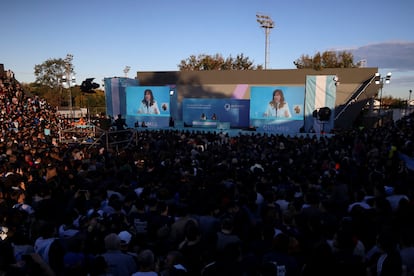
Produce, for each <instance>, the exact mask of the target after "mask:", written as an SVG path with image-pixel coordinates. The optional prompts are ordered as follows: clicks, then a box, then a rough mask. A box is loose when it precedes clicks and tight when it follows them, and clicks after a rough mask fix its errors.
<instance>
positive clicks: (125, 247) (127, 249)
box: [118, 231, 138, 265]
mask: <svg viewBox="0 0 414 276" xmlns="http://www.w3.org/2000/svg"><path fill="white" fill-rule="evenodd" d="M118 237H119V239H120V240H121V247H120V249H121V251H122V253H124V254H127V255H130V256H132V257H133V258H134V260H135V262H136V264H137V265H138V254H137V253H135V252H134V251H135V250H134V249H132V248H131V247H132V246H131V245H132V243H131V240H132V234H131V233H130V232H128V231H121V232H119V233H118ZM131 249H132V250H131Z"/></svg>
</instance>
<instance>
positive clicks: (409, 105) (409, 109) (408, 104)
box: [405, 89, 413, 115]
mask: <svg viewBox="0 0 414 276" xmlns="http://www.w3.org/2000/svg"><path fill="white" fill-rule="evenodd" d="M411 93H413V90H411V89H410V91H408V102H407V109H408V113H407V114H410V113H411V104H410V103H411ZM407 114H405V115H407Z"/></svg>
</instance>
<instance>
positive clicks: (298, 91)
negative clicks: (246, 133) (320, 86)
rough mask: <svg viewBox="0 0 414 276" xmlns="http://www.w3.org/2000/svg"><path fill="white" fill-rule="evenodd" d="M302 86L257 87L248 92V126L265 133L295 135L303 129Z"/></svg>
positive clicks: (303, 91)
mask: <svg viewBox="0 0 414 276" xmlns="http://www.w3.org/2000/svg"><path fill="white" fill-rule="evenodd" d="M304 99H305V87H304V86H258V87H251V90H250V125H251V126H253V127H255V128H257V129H261V130H263V131H266V132H276V133H297V132H299V130H300V128H301V127H303V114H304V111H303V108H304Z"/></svg>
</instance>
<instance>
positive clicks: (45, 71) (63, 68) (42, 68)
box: [34, 54, 74, 88]
mask: <svg viewBox="0 0 414 276" xmlns="http://www.w3.org/2000/svg"><path fill="white" fill-rule="evenodd" d="M72 60H73V56H72V55H70V54H68V55H67V56H66V58H65V59H62V58H53V59H48V60H46V61H44V62H43V63H42V64H37V65H35V67H34V74H35V76H36V80H35V82H36V83H37V84H40V85H44V86H49V87H51V88H57V87H58V86H59V85H60V84H61V83H62V79H63V78H64V77H65V76H66V75H67V74H74V69H73V64H72Z"/></svg>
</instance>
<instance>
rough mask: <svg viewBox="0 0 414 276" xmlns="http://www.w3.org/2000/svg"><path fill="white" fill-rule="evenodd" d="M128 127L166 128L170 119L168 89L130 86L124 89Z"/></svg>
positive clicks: (164, 87) (165, 87) (163, 87)
mask: <svg viewBox="0 0 414 276" xmlns="http://www.w3.org/2000/svg"><path fill="white" fill-rule="evenodd" d="M126 104H127V114H126V115H127V124H128V126H130V124H131V127H132V126H134V125H135V126H142V125H143V124H144V125H145V126H146V127H155V128H158V127H166V126H168V122H169V118H170V88H169V87H167V86H130V87H127V88H126Z"/></svg>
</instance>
